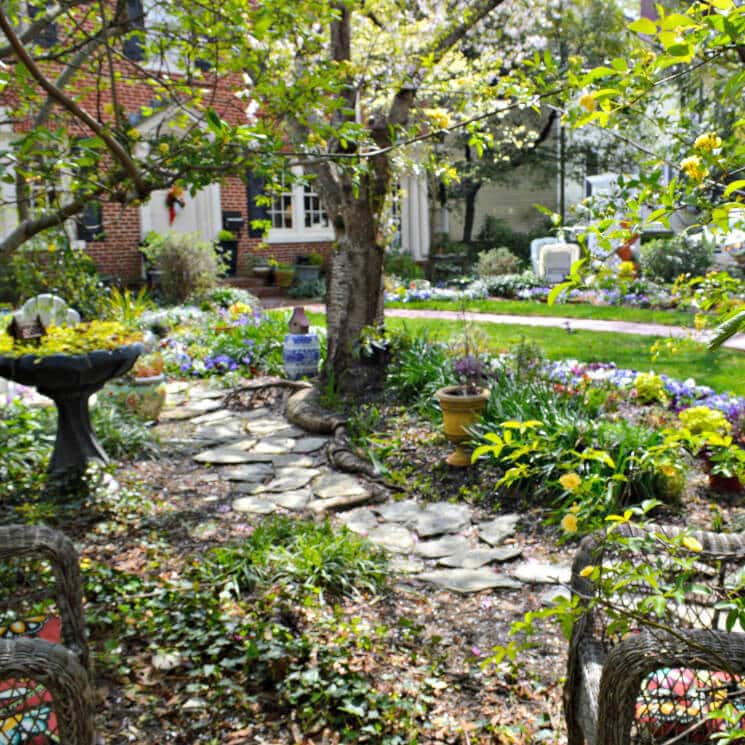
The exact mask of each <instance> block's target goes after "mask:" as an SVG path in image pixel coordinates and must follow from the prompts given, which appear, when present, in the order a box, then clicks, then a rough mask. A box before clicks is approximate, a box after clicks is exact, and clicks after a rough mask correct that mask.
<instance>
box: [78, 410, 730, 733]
mask: <svg viewBox="0 0 745 745" xmlns="http://www.w3.org/2000/svg"><path fill="white" fill-rule="evenodd" d="M280 403H281V402H279V401H275V404H276V405H277V406H279V405H280ZM379 413H380V415H381V416H380V421H379V429H381V430H386V431H387V434H388V436H390V435H391V433H392V432H394V433H395V437H394V440H395V442H396V447H397V450H396V453H395V455H391V454H390V453H389V459H388V463H389V464H390V466H391V467H392V469H393V473H392V474H391V475H389V477H387V479H386V481H387V483H388V486H389V487H391V488H392V489H393V491H394V494H395V495H397V496H400V497H419V498H422V499H440V500H442V499H452V500H467V501H469V502H471V503H472V504H474V505H476V506H478V507H479V508H480V509H483V511H484V514H485V515H487V514H494V513H495V512H502V513H504V512H512V511H519V512H520V514H521V517H522V519H521V523H520V525H519V528H518V533H517V534H516V536H515V537H514V539H513V540H514V541H515V542H517V543H518V544H519V545H521V546H522V547H523V549H524V558H532V559H536V560H543V559H545V558H547V557H549V556H550V557H551V558H552V559H554V560H556V559H558V560H559V561H562V562H565V563H568V562H570V561H571V556H572V553H573V550H574V546H573V545H572V544H571V543H561V541H560V540H559V539H560V534H559V531H558V530H557V529H556V528H551V527H547V526H545V524H544V523H543V517H544V515H543V513H542V512H541V511H540V510H539V509H538V508H536V507H535V506H533V505H531V504H530V503H529V502H526V501H525V500H524V499H519V498H516V497H505V496H504V495H497V494H496V492H495V490H494V487H493V484H494V481H495V473H494V472H493V471H491V470H490V469H488V468H486V467H482V466H479V467H475V468H471V469H465V470H454V469H451V468H449V467H447V466H445V465H443V460H444V457H445V455H446V454H447V452H448V450H449V446H448V444H447V443H446V442H445V441H444V439H443V438H442V436H441V435H440V434H439V433H438V432H437V431H436V430H435V429H434V428H433V427H431V426H429V425H428V424H426V423H423V422H422V421H421V420H419V419H416V418H413V417H409V416H407V415H404V414H402V413H401V411H400V410H389V409H387V408H386V407H385V406H384V405H381V406H380V410H379ZM171 427H172V431H173V433H174V434H176V433H178V434H179V435H180V436H183V428H184V425H183V424H181V423H174V424H173V425H171ZM117 478H118V480H119V481H120V483H121V484H122V485H123V486H125V487H126V486H127V485H128V484H135V483H139V484H146V485H147V491H148V493H149V494H151V495H152V496H153V498H154V501H155V504H156V507H155V508H154V510H153V511H152V514H150V515H149V516H147V518H144V519H143V518H142V516H136V517H135V516H133V519H132V521H131V525H130V526H129V528H128V529H126V530H121V529H120V530H117V531H113V532H111V533H110V534H107V533H106V532H105V531H103V532H102V531H100V530H98V531H97V532H95V533H92V532H88V530H87V528H86V529H84V528H83V525H82V524H79V526H78V527H79V530H78V532H77V535H76V538H77V539H78V540H79V542H80V544H81V545H82V548H83V551H82V553H83V556H86V555H90V556H95V557H96V558H98V559H101V558H103V559H105V560H107V561H109V562H110V563H111V566H112V567H114V568H117V569H122V570H125V571H133V570H142V571H147V570H146V568H145V567H146V566H147V560H148V558H147V538H148V534H150V533H153V532H157V533H158V535H159V536H160V538H161V539H165V541H166V542H167V543H168V545H169V547H170V550H169V553H168V555H167V556H159V565H158V572H159V573H166V574H167V573H168V572H169V571H172V572H174V574H177V573H178V572H179V569H180V568H181V567H182V566H183V565H184V563H185V562H188V561H192V560H193V559H194V557H195V556H199V555H202V554H204V553H205V552H206V551H207V550H208V549H209V548H212V547H214V546H216V545H220V544H224V543H228V542H233V541H238V540H240V538H241V536H242V535H245V534H246V531H247V529H250V525H248V523H249V522H250V520H253V519H254V518H248V517H247V516H246V515H243V514H239V513H235V512H233V511H232V510H231V509H230V503H231V500H232V498H233V496H235V495H233V494H231V492H230V489H231V488H232V487H230V486H229V485H228V484H226V483H225V482H222V481H220V480H218V479H216V478H215V476H214V474H212V473H210V471H209V469H206V468H203V467H201V466H198V465H197V464H195V463H193V462H192V461H191V459H190V457H189V454H188V452H182V453H179V452H176V451H170V452H169V451H166V452H164V454H163V457H160V458H159V459H158V460H155V461H141V462H135V463H131V464H127V465H124V466H122V467H121V468H120V469H119V470H118V472H117ZM710 497H711V495H709V494H708V493H707V492H706V491H705V489H704V482H703V480H702V477H701V476H700V474H697V475H696V476H695V477H694V478H693V479H692V480H691V485H690V487H689V489H688V491H687V493H686V496H685V500H684V501H685V507H686V513H687V515H688V521H689V524H691V523H692V524H698V525H701V526H705V525H708V524H709V521H710V520H711V515H712V510H711V509H710ZM718 504H719V508H720V511H721V513H722V517H723V521H724V525H725V527H727V526H729V525H736V523H737V521H738V520H739V515H740V510H739V507H738V505H737V504H736V503H735V502H733V501H732V500H730V501H729V502H727V501H721V500H719V501H718ZM120 517H121V516H120ZM667 517H668V518H671V519H672V520H673V521H677V522H680V521H682V517H683V516H682V513H681V514H678V515H674V514H673V515H668V516H667ZM546 589H547V588H545V587H530V586H525V587H523V588H522V589H520V590H518V591H510V592H505V591H499V592H488V591H487V592H482V593H477V594H473V595H468V596H462V595H457V594H454V593H450V592H446V591H438V590H435V589H433V588H432V587H431V586H424V585H421V584H418V583H415V582H414V581H412V580H410V579H408V578H406V577H403V576H402V577H399V578H397V579H396V580H395V581H394V583H393V589H392V591H391V593H390V594H388V595H386V596H384V597H382V598H376V599H364V600H348V601H346V602H344V603H343V604H342V605H341V606H340V607H339V608H338V611H337V612H338V614H339V617H340V618H342V619H350V621H351V619H355V618H356V619H359V622H360V623H362V624H363V625H366V626H367V627H369V628H370V629H375V628H380V627H385V628H386V629H388V630H389V631H388V632H387V633H388V634H389V640H390V651H389V652H388V653H386V654H382V653H379V652H376V653H370V654H367V655H363V656H360V657H359V665H360V669H364V670H365V672H366V673H368V674H369V675H370V676H371V677H372V678H374V679H375V680H376V681H381V686H382V687H383V688H384V689H385V688H386V687H388V688H389V689H390V690H395V691H399V692H402V693H403V694H404V695H405V694H406V691H407V687H408V689H409V690H416V692H417V695H419V696H424V697H426V700H427V702H428V708H429V713H428V715H427V718H426V721H422V723H421V730H420V733H419V737H418V739H417V742H419V743H427V744H429V743H431V744H432V745H435V744H437V743H468V744H470V743H502V744H504V745H512V744H513V743H515V744H516V743H529V742H531V743H532V742H545V743H562V742H564V741H565V728H564V724H563V715H562V712H561V684H562V676H563V674H564V667H565V659H566V642H565V641H564V639H563V638H562V636H561V634H560V633H559V631H558V630H557V629H556V628H553V627H548V628H545V629H542V630H541V631H540V632H539V634H538V635H537V636H536V637H535V638H534V639H533V646H532V648H530V649H528V650H527V651H524V652H522V653H521V655H520V657H519V658H518V659H517V660H516V661H515V663H514V664H510V663H508V662H503V663H501V664H500V665H499V666H494V665H492V664H486V665H484V661H485V660H486V658H488V657H489V656H490V654H491V650H492V648H493V647H495V646H496V645H502V644H506V643H507V642H508V641H509V639H510V636H509V631H510V627H511V625H512V623H513V622H515V621H517V620H520V619H521V618H522V616H523V614H524V613H525V612H526V611H528V610H536V609H539V608H540V607H541V596H542V595H543V593H544V592H545V591H546ZM296 612H297V614H298V617H299V618H303V619H304V620H305V622H312V617H310V616H309V615H308V612H307V611H306V610H303V609H296ZM107 641H110V640H107V639H105V638H94V639H93V647H94V649H95V650H96V651H97V652H98V653H99V654H100V653H101V650H102V648H103V646H104V645H105V644H106V643H107ZM331 641H332V640H330V642H331ZM144 659H145V657H142V656H141V657H140V658H138V659H134V658H133V660H132V662H133V668H132V672H131V673H128V674H123V675H121V676H117V674H115V673H114V671H112V670H111V669H107V668H106V666H105V665H102V666H101V665H100V666H99V671H98V678H97V682H98V685H99V688H98V693H99V707H98V709H99V712H100V715H99V719H100V731H101V732H102V733H104V737H105V741H106V742H107V743H110V745H120V744H122V745H123V744H124V743H183V744H184V745H187V744H188V745H192V744H193V743H198V742H203V743H219V744H220V745H241V744H242V743H307V745H311V744H313V743H318V744H320V743H335V742H338V741H339V736H338V733H335V732H333V731H331V730H330V729H327V728H324V727H322V726H320V727H319V728H317V729H315V730H313V731H302V729H301V728H300V727H299V726H298V724H297V722H295V721H293V716H292V713H291V712H290V713H288V712H287V711H286V710H283V711H277V710H273V709H272V706H271V702H267V701H265V702H261V701H259V702H258V703H256V705H255V710H254V715H253V716H252V717H250V718H249V719H246V716H245V712H243V713H241V715H240V716H238V715H236V716H235V717H231V716H230V715H229V714H228V715H226V713H225V712H224V711H220V712H213V711H209V710H205V709H204V708H199V707H198V706H196V707H194V708H189V707H188V706H185V702H184V700H183V698H179V697H177V696H171V695H170V694H169V685H170V684H169V678H168V675H166V674H164V673H162V672H160V671H158V670H154V669H153V668H152V666H148V667H147V668H146V669H143V668H140V669H135V668H136V666H137V665H140V664H141V663H142V661H143V660H144ZM358 741H360V742H362V741H365V740H364V738H360V739H359V740H358ZM367 741H368V742H375V740H374V739H370V740H367ZM402 741H408V740H402Z"/></svg>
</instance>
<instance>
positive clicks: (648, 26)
mask: <svg viewBox="0 0 745 745" xmlns="http://www.w3.org/2000/svg"><path fill="white" fill-rule="evenodd" d="M629 31H634V32H635V33H637V34H646V35H647V36H654V34H656V33H657V26H656V25H655V24H654V23H653V22H652V21H650V20H649V18H639V19H638V20H636V21H634V22H633V23H630V24H629Z"/></svg>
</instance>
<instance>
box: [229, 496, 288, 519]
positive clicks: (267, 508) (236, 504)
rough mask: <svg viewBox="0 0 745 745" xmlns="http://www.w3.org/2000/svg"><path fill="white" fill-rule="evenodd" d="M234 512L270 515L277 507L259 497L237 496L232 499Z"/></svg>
mask: <svg viewBox="0 0 745 745" xmlns="http://www.w3.org/2000/svg"><path fill="white" fill-rule="evenodd" d="M233 509H234V510H235V511H236V512H250V513H252V514H254V515H271V513H272V512H274V511H275V510H276V509H277V507H276V505H275V504H274V502H271V501H270V500H268V499H261V498H260V497H239V498H238V499H236V500H234V501H233Z"/></svg>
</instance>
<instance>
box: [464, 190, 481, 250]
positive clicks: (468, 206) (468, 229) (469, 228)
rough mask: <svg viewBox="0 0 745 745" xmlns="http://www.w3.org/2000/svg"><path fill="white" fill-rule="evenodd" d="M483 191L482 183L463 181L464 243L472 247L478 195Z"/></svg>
mask: <svg viewBox="0 0 745 745" xmlns="http://www.w3.org/2000/svg"><path fill="white" fill-rule="evenodd" d="M479 189H481V182H480V181H472V180H471V179H465V180H464V181H463V199H464V200H465V213H464V215H463V243H466V244H468V245H469V246H470V245H471V242H472V241H473V222H474V219H475V217H476V195H477V194H478V193H479Z"/></svg>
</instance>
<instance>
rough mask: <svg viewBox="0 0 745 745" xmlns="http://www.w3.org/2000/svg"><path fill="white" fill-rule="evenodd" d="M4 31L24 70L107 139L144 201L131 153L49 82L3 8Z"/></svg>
mask: <svg viewBox="0 0 745 745" xmlns="http://www.w3.org/2000/svg"><path fill="white" fill-rule="evenodd" d="M0 29H2V31H3V33H4V34H5V36H6V37H7V39H8V41H9V42H10V46H11V47H12V48H13V51H14V52H15V54H16V56H17V57H18V60H19V61H20V62H21V63H22V64H23V65H24V67H26V69H27V70H28V71H29V73H30V74H31V76H32V77H33V78H34V80H36V82H37V83H38V84H39V86H40V87H41V88H42V89H43V90H44V91H45V92H46V93H47V94H48V95H49V96H50V97H51V98H53V99H54V100H55V101H57V103H59V104H60V105H61V106H62V107H63V108H64V109H66V110H67V111H68V112H69V113H71V114H72V115H73V116H74V117H75V118H76V119H78V120H79V121H81V122H82V123H84V124H85V125H86V126H87V127H88V128H89V129H90V130H91V131H93V132H94V133H95V134H96V135H98V137H100V138H101V140H103V142H104V143H105V144H106V147H107V148H108V149H109V151H110V152H111V154H112V155H113V156H114V158H116V160H118V161H119V163H121V165H122V167H123V168H124V171H125V172H126V174H127V175H128V176H129V177H130V178H131V179H132V183H133V184H134V187H135V190H136V192H137V196H138V197H140V198H142V197H144V196H146V195H147V193H148V189H147V185H146V184H145V182H144V181H143V180H142V176H141V175H140V172H139V170H138V169H137V166H136V164H135V162H134V161H133V160H132V158H131V157H130V155H129V153H127V151H126V150H125V149H124V148H123V147H122V146H121V145H120V144H119V143H118V142H117V141H116V140H115V139H114V138H113V137H111V135H109V134H108V133H107V132H106V130H105V129H104V127H103V126H102V125H101V124H100V123H99V122H97V121H96V120H95V119H93V117H91V116H90V114H88V113H87V112H86V111H85V110H84V109H82V108H81V107H80V106H79V105H78V104H77V103H76V102H75V101H73V100H72V99H71V98H70V97H69V96H67V95H65V94H64V93H63V92H62V91H61V90H59V89H58V88H57V87H56V86H55V85H54V84H53V83H51V82H50V81H49V80H47V78H46V77H45V75H44V74H43V73H42V72H41V70H40V69H39V67H38V66H37V65H36V63H35V62H34V60H33V59H31V56H30V55H29V54H28V52H27V51H26V49H25V47H24V46H23V44H21V42H20V40H19V39H18V37H17V36H16V34H15V31H14V30H13V28H12V27H11V25H10V23H9V22H8V18H7V17H6V15H5V12H4V11H3V9H2V7H0Z"/></svg>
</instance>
